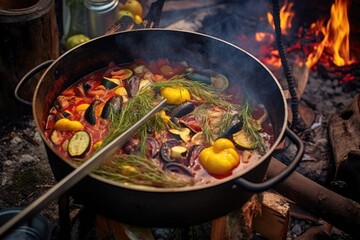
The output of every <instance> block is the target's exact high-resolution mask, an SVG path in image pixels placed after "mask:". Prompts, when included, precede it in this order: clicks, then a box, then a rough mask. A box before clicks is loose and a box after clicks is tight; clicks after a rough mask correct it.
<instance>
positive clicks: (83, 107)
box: [75, 103, 90, 112]
mask: <svg viewBox="0 0 360 240" xmlns="http://www.w3.org/2000/svg"><path fill="white" fill-rule="evenodd" d="M89 106H90V104H88V103H82V104H80V105H78V106H76V108H75V111H77V112H83V111H85V110H86V109H87V108H88V107H89Z"/></svg>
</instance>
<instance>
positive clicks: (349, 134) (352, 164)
mask: <svg viewBox="0 0 360 240" xmlns="http://www.w3.org/2000/svg"><path fill="white" fill-rule="evenodd" d="M329 138H330V143H331V146H332V152H333V156H334V160H335V167H336V176H335V179H334V183H342V184H340V185H341V186H339V184H334V187H336V190H338V191H340V192H341V193H342V194H344V195H345V196H347V197H349V198H351V199H353V200H355V201H358V202H359V201H360V189H359V186H360V95H359V94H358V95H357V96H356V97H355V98H354V99H353V101H352V103H351V104H350V105H349V106H348V107H346V108H345V109H344V110H343V111H341V112H340V114H338V115H335V116H333V117H332V118H331V119H330V122H329Z"/></svg>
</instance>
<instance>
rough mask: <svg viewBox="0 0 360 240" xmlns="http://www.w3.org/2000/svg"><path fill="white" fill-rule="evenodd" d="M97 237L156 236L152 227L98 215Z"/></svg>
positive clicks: (148, 238) (147, 239)
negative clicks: (139, 225) (128, 223)
mask: <svg viewBox="0 0 360 240" xmlns="http://www.w3.org/2000/svg"><path fill="white" fill-rule="evenodd" d="M96 239H99V240H105V239H117V240H130V239H143V240H153V239H154V236H153V234H152V232H151V229H150V228H143V227H136V226H131V225H127V224H122V223H120V222H117V221H114V220H111V219H108V218H105V217H102V216H100V215H97V216H96Z"/></svg>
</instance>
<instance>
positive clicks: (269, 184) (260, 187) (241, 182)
mask: <svg viewBox="0 0 360 240" xmlns="http://www.w3.org/2000/svg"><path fill="white" fill-rule="evenodd" d="M285 136H287V137H288V138H289V139H290V140H291V142H292V143H294V144H295V145H296V146H297V152H296V154H295V156H294V159H293V160H292V161H291V163H290V164H289V166H288V167H287V168H286V169H285V170H284V171H282V172H281V173H280V174H278V175H277V176H276V177H273V178H271V179H269V180H267V181H265V182H262V183H253V182H250V181H248V180H246V179H244V178H238V179H236V180H235V181H234V183H235V184H236V185H238V186H240V187H243V188H245V189H246V190H248V191H251V192H262V191H266V190H269V189H271V188H273V187H274V186H275V185H277V184H279V183H280V182H282V181H283V180H285V178H287V177H288V176H289V175H290V174H291V173H293V172H294V171H295V170H296V167H297V166H298V164H299V163H300V161H301V159H302V156H303V155H304V144H303V143H302V141H301V140H300V138H299V137H298V136H297V135H296V134H295V133H294V132H293V131H291V130H290V129H289V128H286V130H285Z"/></svg>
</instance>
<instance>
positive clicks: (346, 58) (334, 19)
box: [306, 0, 354, 68]
mask: <svg viewBox="0 0 360 240" xmlns="http://www.w3.org/2000/svg"><path fill="white" fill-rule="evenodd" d="M347 8H348V2H347V0H335V2H334V3H333V5H332V6H331V15H330V19H329V21H328V22H327V24H326V27H325V26H324V24H323V21H321V20H320V21H318V22H316V23H314V24H312V25H311V28H312V29H313V30H314V32H315V33H316V34H320V33H321V34H323V36H324V38H323V40H322V41H321V42H320V43H319V44H318V45H317V46H316V47H315V48H314V50H315V52H312V53H310V54H309V55H308V57H307V60H306V65H307V67H309V68H311V67H312V66H314V64H316V63H317V62H318V60H319V59H320V57H321V56H322V54H323V52H324V50H325V49H326V50H327V51H328V52H329V53H330V54H332V61H333V63H334V64H335V65H337V66H344V65H349V64H352V63H353V62H354V60H352V59H351V58H350V47H349V45H350V44H349V34H350V24H349V20H348V14H347Z"/></svg>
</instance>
